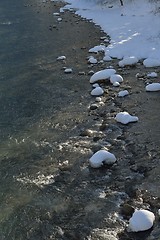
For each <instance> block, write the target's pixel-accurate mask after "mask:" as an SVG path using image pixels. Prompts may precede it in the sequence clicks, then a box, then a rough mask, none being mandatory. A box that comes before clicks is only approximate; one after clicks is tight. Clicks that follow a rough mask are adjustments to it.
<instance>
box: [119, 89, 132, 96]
mask: <svg viewBox="0 0 160 240" xmlns="http://www.w3.org/2000/svg"><path fill="white" fill-rule="evenodd" d="M127 95H129V92H128V91H127V90H123V91H120V92H119V93H118V97H125V96H127Z"/></svg>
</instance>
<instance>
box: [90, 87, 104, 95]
mask: <svg viewBox="0 0 160 240" xmlns="http://www.w3.org/2000/svg"><path fill="white" fill-rule="evenodd" d="M103 93H104V90H103V89H102V88H101V87H96V88H94V89H93V90H92V91H91V95H92V96H101V95H103Z"/></svg>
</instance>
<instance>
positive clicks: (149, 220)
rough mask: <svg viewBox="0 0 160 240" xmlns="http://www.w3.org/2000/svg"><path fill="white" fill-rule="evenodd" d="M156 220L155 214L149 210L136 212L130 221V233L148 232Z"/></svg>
mask: <svg viewBox="0 0 160 240" xmlns="http://www.w3.org/2000/svg"><path fill="white" fill-rule="evenodd" d="M154 220H155V215H154V213H152V212H150V211H148V210H136V211H135V212H134V213H133V216H132V217H131V218H130V220H129V226H128V228H129V231H131V232H140V231H146V230H148V229H150V228H151V227H152V226H153V223H154Z"/></svg>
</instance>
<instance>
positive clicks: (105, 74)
mask: <svg viewBox="0 0 160 240" xmlns="http://www.w3.org/2000/svg"><path fill="white" fill-rule="evenodd" d="M115 73H116V70H115V69H104V70H101V71H98V72H96V73H94V74H93V75H92V76H91V78H90V83H95V82H97V81H99V80H105V79H109V78H110V77H111V76H112V75H113V74H115Z"/></svg>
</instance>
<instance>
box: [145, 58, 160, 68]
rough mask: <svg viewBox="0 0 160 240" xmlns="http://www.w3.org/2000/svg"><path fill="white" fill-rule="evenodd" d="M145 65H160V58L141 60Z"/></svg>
mask: <svg viewBox="0 0 160 240" xmlns="http://www.w3.org/2000/svg"><path fill="white" fill-rule="evenodd" d="M143 65H144V66H145V67H158V66H160V60H158V59H154V58H147V59H145V60H144V61H143Z"/></svg>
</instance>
